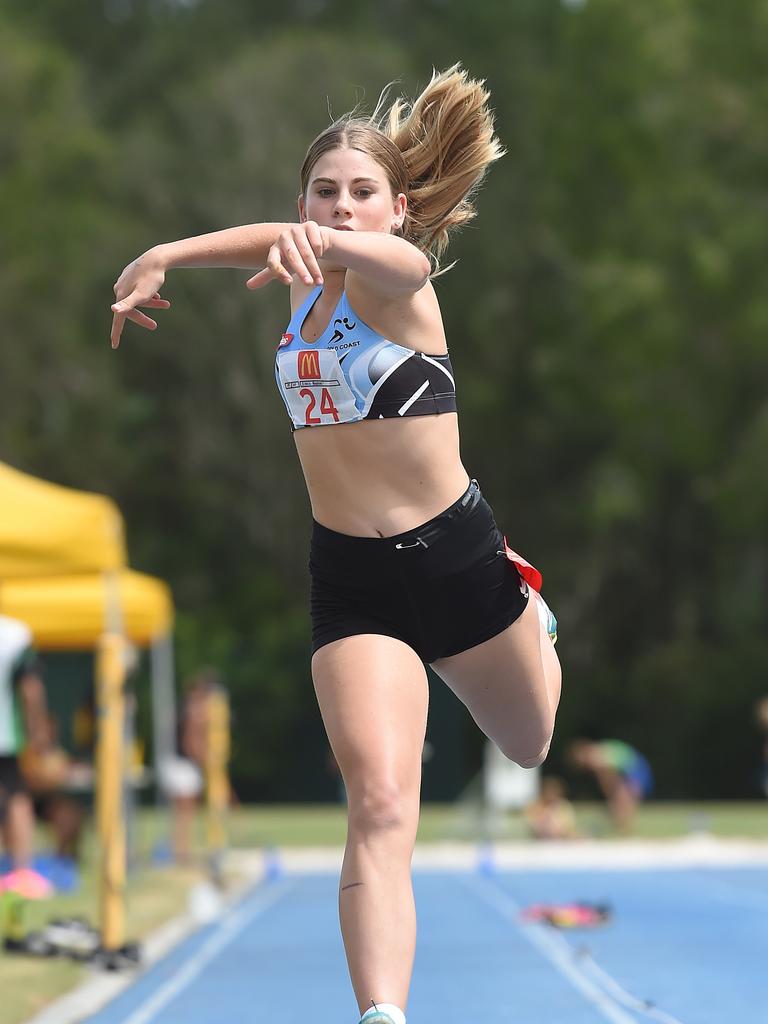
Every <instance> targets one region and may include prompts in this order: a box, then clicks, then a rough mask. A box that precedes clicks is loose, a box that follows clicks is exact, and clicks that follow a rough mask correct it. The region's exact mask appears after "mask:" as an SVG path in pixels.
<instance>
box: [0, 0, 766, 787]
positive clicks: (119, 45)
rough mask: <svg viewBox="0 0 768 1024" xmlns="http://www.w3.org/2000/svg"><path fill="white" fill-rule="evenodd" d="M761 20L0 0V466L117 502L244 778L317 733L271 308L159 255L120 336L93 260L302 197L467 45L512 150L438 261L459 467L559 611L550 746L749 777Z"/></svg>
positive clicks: (636, 11)
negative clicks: (395, 98) (628, 752)
mask: <svg viewBox="0 0 768 1024" xmlns="http://www.w3.org/2000/svg"><path fill="white" fill-rule="evenodd" d="M766 22H768V8H767V7H766V5H765V4H764V3H762V2H758V0H749V2H745V3H743V4H740V5H739V7H738V12H735V11H732V10H730V9H727V8H726V7H723V6H722V5H717V4H715V3H712V2H702V0H652V2H651V3H649V4H645V5H642V4H632V5H628V4H626V3H623V2H620V0H587V2H586V3H585V4H583V5H582V6H580V7H579V6H574V5H573V4H564V3H560V2H556V0H515V2H512V3H510V2H501V0H485V2H482V0H481V2H479V3H474V4H466V3H460V2H458V0H423V2H421V3H418V4H410V3H409V4H406V3H404V2H395V0H389V2H383V3H373V2H360V3H355V4H351V3H347V2H344V3H342V2H341V0H336V2H330V0H289V2H286V3H283V4H282V5H279V7H275V6H274V5H265V4H261V3H252V2H248V3H246V2H244V0H231V2H222V3H214V2H213V0H198V2H196V3H195V2H187V3H182V2H171V0H165V2H161V0H153V2H148V0H145V2H131V0H105V2H104V4H103V5H102V7H101V10H100V11H99V12H98V13H94V5H92V4H79V5H78V4H72V3H66V4H65V3H62V2H60V0H47V2H46V3H42V4H35V5H27V4H22V3H21V0H2V2H0V29H1V30H2V31H1V32H0V67H1V68H2V70H0V107H2V110H3V112H4V113H3V118H2V120H1V121H0V175H1V177H0V224H1V225H2V228H1V229H0V253H1V254H2V257H3V265H4V268H5V270H4V273H3V275H2V278H1V279H0V315H1V316H2V324H3V337H4V342H3V345H2V347H0V458H4V459H6V460H7V461H9V462H11V463H13V464H14V465H17V466H19V467H21V468H24V469H27V470H29V471H32V472H37V473H40V474H41V475H44V476H47V477H50V478H51V479H54V480H57V481H60V482H62V483H69V484H72V485H74V486H79V487H87V488H93V489H97V490H103V491H105V492H107V493H109V494H111V495H113V496H114V497H115V498H116V499H117V501H118V502H119V503H120V505H121V507H122V509H123V510H124V512H125V514H126V517H127V520H128V523H129V528H130V534H129V540H130V549H131V557H132V562H133V564H134V565H135V566H136V567H137V568H140V569H144V570H146V571H149V572H152V573H155V574H157V575H161V576H163V577H165V578H167V579H168V580H169V581H170V582H171V584H172V586H173V589H174V594H175V598H176V601H177V604H178V606H179V609H180V621H179V630H178V655H179V663H180V668H181V670H182V673H184V674H186V673H188V672H189V671H191V670H192V669H193V668H194V667H195V665H196V664H199V663H200V662H201V661H202V662H215V663H217V664H218V665H219V666H220V667H221V669H222V672H223V674H224V676H225V677H226V679H227V681H228V683H229V685H230V687H231V690H232V698H233V705H234V707H235V709H236V714H237V723H238V733H237V749H236V761H235V767H236V774H237V775H238V777H239V778H240V779H241V780H242V784H243V786H244V787H245V788H246V789H247V790H248V791H249V792H255V793H259V794H262V795H272V796H275V797H282V798H283V799H287V798H290V797H292V796H294V797H301V796H304V795H307V793H306V791H305V793H302V792H300V791H299V789H298V787H300V786H301V778H302V773H303V775H306V774H307V773H306V763H305V761H303V760H302V758H307V757H309V756H310V754H311V752H312V751H317V756H320V757H321V756H322V743H323V740H322V732H321V727H320V723H319V716H318V715H317V712H316V709H315V706H314V696H313V693H312V687H311V680H310V678H309V664H308V627H307V620H306V613H305V606H306V590H307V582H306V546H307V527H308V524H309V509H308V504H307V501H306V498H305V496H304V492H303V484H302V480H301V476H300V472H299V469H298V465H297V463H296V460H295V454H294V452H293V446H292V442H291V438H290V432H289V429H288V424H287V421H286V418H285V415H284V412H283V409H282V407H281V405H280V404H279V399H278V397H277V395H276V394H275V391H274V385H273V379H272V358H273V350H274V340H275V339H277V337H278V336H279V333H280V330H281V328H282V325H283V323H284V322H285V320H286V296H285V294H284V293H282V292H281V291H280V289H279V288H278V286H277V285H272V286H271V287H272V290H271V291H269V292H267V293H264V294H262V293H259V294H257V295H253V294H250V293H248V292H246V291H245V289H244V287H243V281H244V279H245V277H246V276H247V275H246V274H245V273H244V272H235V271H194V272H190V271H187V272H184V273H181V272H177V273H174V274H172V275H171V276H170V278H169V280H168V282H167V285H166V293H167V296H168V297H169V298H171V299H172V300H173V303H174V308H173V309H172V310H171V311H170V312H169V313H167V314H163V313H160V317H159V319H160V330H159V331H158V332H157V333H156V334H148V333H145V332H139V331H138V330H135V329H134V330H132V329H131V327H130V325H129V327H128V329H127V337H126V339H125V342H124V347H123V348H122V349H121V350H120V352H119V353H118V354H117V355H115V354H114V353H112V352H111V351H110V349H109V346H108V341H107V335H108V324H109V303H110V299H111V286H112V283H113V281H114V279H115V278H116V276H117V274H118V273H119V271H120V269H121V267H122V266H123V265H124V264H125V263H126V262H127V261H128V260H130V259H132V258H133V257H134V256H135V255H136V254H138V253H139V252H141V251H143V250H144V249H146V248H147V247H148V246H150V245H151V244H153V243H154V242H157V241H161V240H164V239H167V238H173V237H179V236H183V235H190V234H197V233H201V232H204V231H207V230H212V229H214V228H217V227H223V226H227V225H229V224H234V223H240V222H247V221H256V220H264V219H282V218H286V219H287V218H291V217H292V216H293V215H294V213H293V211H294V209H295V198H296V193H297V190H298V180H297V178H298V168H299V165H300V162H301V159H302V157H303V154H304V151H305V149H306V146H307V144H308V143H309V141H310V140H311V138H312V137H313V136H314V135H315V134H316V133H317V131H319V130H320V129H321V128H322V127H323V126H324V125H325V124H326V123H327V118H328V111H327V106H328V104H330V106H331V108H332V110H333V112H334V114H338V113H341V112H342V111H343V110H346V109H348V108H350V107H351V106H353V105H354V103H355V102H356V100H358V99H359V98H360V96H361V95H362V94H363V91H364V92H365V96H366V98H367V99H368V100H369V101H370V102H371V103H373V102H374V101H375V99H376V97H377V96H378V93H379V90H380V89H381V88H382V87H383V86H384V85H385V84H386V83H387V82H388V81H390V80H392V79H400V80H401V81H402V87H403V90H404V91H406V92H408V93H410V94H412V93H413V92H414V91H415V90H416V89H417V88H418V87H419V86H421V85H423V84H425V82H426V80H427V79H428V76H429V73H430V71H431V67H432V65H436V66H438V67H444V66H447V65H449V64H450V63H453V62H454V61H455V60H461V61H462V62H463V63H464V65H465V66H466V67H467V68H468V69H469V70H470V71H471V72H472V73H473V74H475V75H477V76H480V77H484V78H486V79H487V81H488V84H489V87H490V88H491V91H492V96H493V103H494V106H495V108H496V110H497V121H498V129H499V133H500V135H501V137H502V140H503V141H504V144H505V145H506V147H507V150H508V155H507V156H506V157H505V159H504V160H503V161H502V162H501V163H500V164H498V165H497V166H496V167H494V168H493V170H492V172H491V174H490V177H489V180H488V182H487V184H486V187H485V189H484V190H483V192H482V193H481V194H480V197H479V210H480V213H479V217H478V219H477V221H476V222H475V223H474V225H473V226H471V227H470V228H468V229H467V230H466V231H465V232H464V233H463V234H462V235H461V236H460V237H459V238H457V240H456V242H455V244H454V245H453V247H452V250H451V255H452V256H453V257H458V258H459V259H460V263H459V265H458V267H457V268H456V269H455V270H453V271H452V272H451V273H450V275H449V277H448V278H446V279H443V280H442V281H441V282H440V283H439V284H438V286H437V287H438V290H439V294H440V296H441V301H442V302H443V307H444V314H445V319H446V323H447V327H448V332H449V343H450V345H451V351H452V357H453V360H454V365H455V367H456V370H457V372H458V377H459V383H460V391H459V394H460V403H461V416H462V428H463V455H464V459H465V463H466V465H467V466H468V468H469V469H470V471H471V472H472V474H473V475H476V476H477V477H478V478H479V479H480V482H481V484H482V486H483V488H484V491H485V492H486V494H487V495H488V497H489V499H490V500H491V502H492V504H493V505H494V508H495V510H496V513H497V519H498V520H499V522H500V524H501V525H502V526H503V528H504V529H505V532H507V534H508V535H509V537H510V540H511V541H512V543H513V544H514V545H515V546H516V547H518V548H519V549H520V550H522V551H523V552H525V553H526V554H527V555H528V557H530V558H531V559H532V560H533V561H534V562H536V563H537V564H539V565H540V567H541V568H542V570H543V571H544V573H545V577H546V582H547V594H548V596H549V598H550V599H551V601H552V604H553V606H554V607H555V608H556V610H557V612H558V614H559V618H560V621H561V656H562V660H563V662H564V665H565V673H566V678H565V696H564V702H563V707H562V714H561V722H560V727H559V734H558V735H559V741H560V742H562V741H564V740H565V739H567V738H568V736H569V735H571V734H573V733H575V732H578V731H580V730H585V729H589V728H592V729H593V730H595V731H596V730H600V731H601V732H602V733H603V734H605V735H609V734H612V735H616V736H619V737H621V738H626V739H628V740H631V741H633V742H635V743H636V744H637V745H638V746H639V747H640V748H641V749H643V750H644V751H645V752H646V753H647V754H648V755H649V757H650V758H651V760H652V761H653V763H654V766H655V768H656V771H657V774H658V776H659V792H660V793H661V794H662V795H675V796H705V795H706V796H729V795H735V794H743V795H749V794H750V793H751V792H753V770H754V769H753V764H752V761H751V760H750V758H751V757H752V750H753V745H752V744H753V734H752V733H751V730H752V724H751V707H752V704H753V702H754V699H755V697H756V696H757V695H758V694H760V693H761V692H763V691H764V690H765V687H766V685H767V684H766V677H767V675H768V672H767V671H766V670H767V669H768V664H767V662H768V659H767V658H766V655H765V643H764V640H763V635H764V632H765V628H766V608H768V593H767V591H768V543H767V540H766V525H765V524H766V521H767V520H768V483H767V482H766V481H768V474H766V472H765V452H766V449H767V448H768V403H767V400H766V394H767V393H768V345H766V329H767V328H768V298H767V297H766V291H765V289H764V287H762V279H761V278H762V272H763V268H764V265H765V255H766V253H765V249H766V241H765V230H764V226H763V219H764V218H763V210H764V207H765V180H766V174H765V171H766V163H767V162H768V128H766V121H765V117H764V114H763V112H764V110H765V106H766V99H768V75H767V74H766V70H765V67H766V65H765V60H764V52H763V48H762V45H761V43H762V40H763V39H764V38H765V31H766V28H768V24H766ZM326 97H327V100H326ZM472 745H473V744H472V742H471V741H470V740H469V738H468V743H467V749H468V750H469V748H470V746H472ZM299 754H300V756H299ZM312 756H315V755H314V754H313V755H312ZM457 756H459V755H458V754H457ZM554 756H555V759H556V758H557V756H558V747H557V746H556V748H555V754H554ZM286 763H288V764H290V766H291V767H290V769H289V770H286V768H285V764H286ZM555 763H556V762H555ZM281 765H282V767H281ZM325 785H326V786H327V787H328V793H329V794H331V793H332V790H333V781H332V779H330V777H329V778H328V779H327V780H326V782H325ZM321 790H322V786H319V787H318V788H316V789H315V790H314V791H313V793H312V794H310V795H319V794H320V791H321Z"/></svg>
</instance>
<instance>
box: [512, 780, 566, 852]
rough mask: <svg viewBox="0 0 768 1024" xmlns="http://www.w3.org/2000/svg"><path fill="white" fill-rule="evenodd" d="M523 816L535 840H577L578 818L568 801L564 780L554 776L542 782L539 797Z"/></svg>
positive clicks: (525, 810)
mask: <svg viewBox="0 0 768 1024" xmlns="http://www.w3.org/2000/svg"><path fill="white" fill-rule="evenodd" d="M523 814H524V816H525V820H526V822H527V824H528V829H529V831H530V833H531V837H532V838H533V839H576V838H577V836H578V832H577V831H576V816H575V814H574V811H573V805H572V804H571V802H570V800H567V799H566V795H565V785H564V783H563V781H562V779H558V778H555V777H554V776H553V775H548V776H545V777H544V778H543V779H542V780H541V790H540V792H539V795H538V797H537V798H536V799H535V800H532V801H531V803H529V804H528V805H527V806H526V807H525V809H524V811H523Z"/></svg>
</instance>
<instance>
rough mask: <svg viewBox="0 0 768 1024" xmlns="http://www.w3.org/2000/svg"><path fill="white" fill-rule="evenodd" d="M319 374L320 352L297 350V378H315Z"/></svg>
mask: <svg viewBox="0 0 768 1024" xmlns="http://www.w3.org/2000/svg"><path fill="white" fill-rule="evenodd" d="M319 376H320V353H319V352H316V351H315V352H299V380H317V378H318V377H319Z"/></svg>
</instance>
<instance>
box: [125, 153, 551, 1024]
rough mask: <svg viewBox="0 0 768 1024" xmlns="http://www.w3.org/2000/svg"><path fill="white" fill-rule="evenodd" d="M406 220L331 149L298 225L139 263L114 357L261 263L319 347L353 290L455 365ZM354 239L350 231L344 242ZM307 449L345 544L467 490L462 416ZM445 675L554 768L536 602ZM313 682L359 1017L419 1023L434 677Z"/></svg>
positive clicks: (311, 434)
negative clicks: (192, 286)
mask: <svg viewBox="0 0 768 1024" xmlns="http://www.w3.org/2000/svg"><path fill="white" fill-rule="evenodd" d="M321 179H322V180H321ZM406 207H407V197H406V196H405V195H404V194H402V193H400V194H397V195H395V194H394V193H393V192H392V190H391V188H390V186H389V183H388V180H387V177H386V172H385V170H384V168H383V167H381V166H380V165H379V164H377V163H376V162H375V161H374V160H373V159H372V158H371V157H370V156H368V155H367V154H365V153H362V152H360V151H358V150H352V149H336V150H332V151H330V152H328V153H326V154H324V155H323V156H322V157H321V158H320V159H319V160H318V161H317V163H316V164H315V166H314V167H313V168H312V171H311V174H310V181H309V186H308V188H307V194H306V195H305V196H302V197H300V199H299V217H300V223H299V224H294V225H254V226H251V227H249V228H238V229H228V230H227V231H225V232H220V233H217V234H215V235H209V236H202V237H201V238H199V239H188V240H183V241H181V242H178V243H170V247H166V246H161V247H159V249H156V250H150V252H149V253H147V254H145V257H142V259H141V260H140V261H137V263H138V265H137V263H134V264H130V265H129V267H127V268H126V270H125V271H124V272H123V274H122V275H121V277H120V279H119V280H118V282H117V284H116V286H115V294H116V296H117V298H118V300H119V301H118V302H117V303H116V304H115V305H114V306H113V307H112V308H113V312H114V314H115V317H114V320H113V333H112V343H113V347H116V344H117V343H119V339H120V334H121V332H122V328H123V324H124V322H125V319H126V318H129V319H134V320H135V322H137V323H139V324H140V325H141V326H145V327H151V325H152V324H153V323H154V321H150V323H146V322H144V321H143V320H141V319H136V316H138V317H142V316H144V315H143V314H141V313H139V312H138V310H137V309H136V306H137V305H139V304H142V303H144V304H146V305H150V306H152V305H154V308H159V305H158V303H160V302H162V301H163V300H161V299H160V292H159V288H160V286H161V284H162V281H163V279H164V274H165V270H166V269H168V267H170V266H201V265H206V266H212V265H213V266H219V265H226V266H248V265H249V262H248V260H254V262H255V261H256V260H255V257H256V255H257V254H260V257H261V260H262V261H263V260H265V258H266V264H267V266H266V268H265V269H264V270H262V271H260V272H259V273H258V274H256V275H255V276H254V277H252V278H251V279H250V280H249V282H248V285H249V287H250V288H252V289H258V288H261V287H263V286H264V285H266V284H268V283H269V282H271V281H273V280H276V281H279V282H281V283H283V284H285V285H287V286H290V289H291V305H292V308H293V309H294V310H295V309H296V308H297V307H298V305H299V304H300V303H301V302H302V301H303V300H304V298H305V297H306V295H307V293H308V291H309V290H310V289H311V288H312V286H313V283H314V284H321V283H322V284H323V293H322V295H321V296H320V298H319V300H318V301H317V302H316V304H315V306H314V307H313V309H312V310H311V312H310V313H309V315H308V316H307V318H306V320H305V322H304V324H303V326H302V331H301V333H302V337H303V338H304V340H305V341H306V342H309V343H311V342H312V341H313V340H316V339H317V338H319V337H320V335H321V334H322V332H323V331H324V330H325V328H326V326H327V324H328V322H329V320H330V317H331V315H332V312H333V310H334V308H335V306H336V304H337V302H338V299H339V297H340V295H341V292H342V290H343V289H345V290H346V293H347V297H348V300H349V303H350V305H351V307H352V309H353V310H354V311H355V313H356V314H357V316H359V317H360V318H361V319H362V320H363V321H364V322H365V323H366V324H368V325H369V326H370V327H372V328H373V329H375V330H376V331H378V332H379V333H381V334H382V335H383V336H385V337H387V338H389V339H390V340H391V341H393V342H396V343H397V344H400V345H403V346H405V347H408V348H412V349H416V350H419V351H422V352H426V353H429V354H440V353H444V352H445V351H446V341H445V331H444V329H443V323H442V317H441V315H440V308H439V304H438V300H437V296H436V294H435V291H434V289H433V287H432V285H431V283H430V282H429V280H428V275H429V264H428V261H427V260H426V258H425V257H424V255H423V254H422V253H420V252H419V250H418V249H417V248H416V247H415V246H413V245H411V244H410V243H408V242H406V241H405V240H404V239H402V238H398V237H396V232H397V230H398V228H399V227H400V225H401V224H402V223H403V218H404V215H405V211H406ZM341 226H346V227H347V228H348V229H351V230H346V231H337V230H335V229H337V228H339V227H341ZM142 261H143V263H142ZM250 265H253V263H251V264H250ZM146 319H149V318H146ZM294 439H295V442H296V447H297V451H298V454H299V458H300V461H301V465H302V470H303V472H304V477H305V480H306V483H307V489H308V492H309V498H310V502H311V505H312V512H313V515H314V517H315V518H316V519H317V520H318V521H319V522H321V523H323V524H324V525H326V526H328V527H330V528H331V529H334V530H336V531H338V532H340V533H347V534H352V535H356V536H365V537H377V536H384V537H386V536H392V535H393V534H396V533H401V532H404V531H406V530H409V529H412V528H413V527H415V526H418V525H420V524H421V523H423V522H425V521H426V520H428V519H430V518H432V517H433V516H434V515H436V514H437V513H439V512H440V511H442V510H443V509H444V508H446V507H448V506H449V505H451V504H452V503H453V502H454V501H456V499H457V498H458V497H459V496H460V495H461V494H462V493H463V492H464V490H465V489H466V487H467V485H468V482H469V474H468V473H467V471H466V469H465V468H464V466H463V464H462V462H461V457H460V452H459V433H458V417H457V415H456V414H455V413H446V414H443V415H440V416H414V417H410V418H403V419H387V420H377V421H363V422H361V423H352V424H338V425H333V426H332V427H330V426H326V427H319V428H309V429H303V430H297V431H296V432H295V433H294ZM432 667H433V668H434V670H435V671H436V672H437V673H438V675H440V676H441V677H442V679H443V680H444V681H445V682H446V683H447V684H448V685H449V686H450V687H451V688H452V689H453V690H454V692H455V693H456V694H457V695H458V696H459V698H460V699H461V700H462V701H463V702H464V703H465V704H466V706H467V707H468V709H469V711H470V713H471V714H472V716H473V717H474V719H475V721H476V722H477V723H478V725H479V726H480V728H481V729H482V730H483V731H484V732H485V734H486V735H487V736H489V737H490V738H491V739H493V740H494V742H496V743H497V745H498V746H499V747H500V749H501V750H502V751H503V752H504V753H505V754H506V755H507V756H508V757H510V758H512V759H514V760H516V761H518V762H519V763H521V764H523V765H525V766H531V767H532V766H534V765H537V764H540V763H541V762H542V761H543V760H544V758H545V757H546V754H547V751H548V749H549V743H550V739H551V735H552V728H553V724H554V716H555V711H556V708H557V704H558V701H559V697H560V667H559V664H558V661H557V657H556V655H555V653H554V649H553V648H552V644H551V643H550V641H549V638H548V637H547V636H546V633H545V632H544V630H543V629H542V627H541V626H540V624H539V620H538V615H537V610H536V607H535V603H534V601H533V600H531V601H530V602H529V604H528V607H527V608H526V610H525V611H524V612H523V614H522V615H521V616H520V618H519V619H518V620H517V621H516V622H514V623H513V624H512V625H511V626H510V627H509V628H508V629H506V630H505V631H504V632H503V633H501V634H499V635H498V636H495V637H493V638H492V639H491V640H488V641H486V642H485V643H482V644H479V645H478V646H477V647H474V648H472V649H470V650H469V651H464V652H462V653H461V654H458V655H455V656H454V657H450V658H443V659H441V660H439V661H437V662H435V663H434V665H433V666H432ZM312 677H313V681H314V686H315V692H316V695H317V700H318V704H319V707H320V711H321V714H322V717H323V722H324V725H325V728H326V732H327V734H328V739H329V742H330V744H331V747H332V750H333V753H334V756H335V758H336V760H337V762H338V764H339V768H340V770H341V772H342V775H343V778H344V783H345V787H346V790H347V795H348V803H349V819H348V834H347V845H346V850H345V855H344V863H343V867H342V872H341V882H340V891H339V914H340V920H341V927H342V933H343V937H344V944H345V949H346V953H347V961H348V965H349V970H350V976H351V979H352V985H353V988H354V990H355V995H356V997H357V1002H358V1007H359V1009H360V1011H361V1013H362V1012H364V1011H365V1010H366V1009H368V1008H369V1007H370V1005H371V1002H372V1001H375V1002H376V1003H377V1004H378V1003H394V1004H395V1005H397V1006H400V1007H402V1008H403V1009H405V1007H406V1003H407V999H408V990H409V986H410V977H411V971H412V966H413V955H414V950H415V942H416V915H415V908H414V902H413V890H412V884H411V877H410V861H411V855H412V852H413V847H414V843H415V839H416V829H417V826H418V819H419V795H420V784H421V751H422V748H423V744H424V735H425V730H426V721H427V704H428V689H427V677H426V672H425V669H424V665H423V664H422V662H421V660H420V659H419V657H418V655H417V654H416V653H415V652H414V651H413V650H412V649H411V648H410V647H408V646H407V645H406V644H404V643H402V642H400V641H399V640H396V639H394V638H392V637H388V636H379V635H374V634H362V635H357V636H351V637H346V638H344V639H342V640H337V641H335V642H333V643H330V644H327V645H326V646H324V647H322V648H320V650H318V651H317V652H316V653H315V655H314V657H313V659H312ZM372 736H375V737H376V742H375V743H371V742H370V739H371V737H372Z"/></svg>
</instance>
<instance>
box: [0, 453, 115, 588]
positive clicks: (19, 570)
mask: <svg viewBox="0 0 768 1024" xmlns="http://www.w3.org/2000/svg"><path fill="white" fill-rule="evenodd" d="M0 509H1V510H2V514H0V580H3V579H8V578H13V577H16V576H24V577H27V576H56V575H58V574H59V573H87V572H105V571H109V570H114V569H120V568H121V567H122V566H124V565H125V564H126V562H127V560H128V559H127V554H126V549H125V532H124V530H123V520H122V516H121V515H120V512H119V511H118V508H117V506H116V505H115V503H114V502H113V501H111V500H110V499H109V498H105V497H103V496H102V495H101V494H89V493H87V492H85V491H75V490H72V489H71V488H69V487H60V486H59V485H58V484H51V483H48V482H47V481H45V480H38V479H37V478H36V477H33V476H29V475H28V474H26V473H20V472H19V471H18V470H17V469H11V467H10V466H7V465H5V464H4V463H2V462H0Z"/></svg>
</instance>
